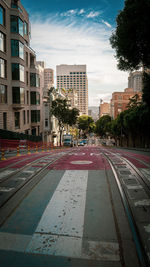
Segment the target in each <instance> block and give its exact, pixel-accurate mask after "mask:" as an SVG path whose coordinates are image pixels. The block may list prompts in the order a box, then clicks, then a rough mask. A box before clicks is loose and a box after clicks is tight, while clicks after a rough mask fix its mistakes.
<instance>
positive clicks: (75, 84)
mask: <svg viewBox="0 0 150 267" xmlns="http://www.w3.org/2000/svg"><path fill="white" fill-rule="evenodd" d="M56 77H57V81H56V84H57V89H58V91H61V90H62V88H63V89H65V90H66V91H69V90H76V92H77V102H78V104H77V106H76V107H77V108H78V109H79V111H80V115H88V79H87V70H86V65H58V66H56Z"/></svg>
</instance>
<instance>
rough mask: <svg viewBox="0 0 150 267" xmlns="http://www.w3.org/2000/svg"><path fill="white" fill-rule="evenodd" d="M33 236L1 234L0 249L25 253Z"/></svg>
mask: <svg viewBox="0 0 150 267" xmlns="http://www.w3.org/2000/svg"><path fill="white" fill-rule="evenodd" d="M31 238H32V236H29V235H18V234H11V233H3V232H0V249H2V250H12V251H21V252H24V251H25V249H26V247H27V245H28V244H29V242H30V240H31Z"/></svg>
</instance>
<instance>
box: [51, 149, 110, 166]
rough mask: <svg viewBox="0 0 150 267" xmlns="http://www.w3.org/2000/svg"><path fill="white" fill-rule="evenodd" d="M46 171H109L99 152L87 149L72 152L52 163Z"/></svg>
mask: <svg viewBox="0 0 150 267" xmlns="http://www.w3.org/2000/svg"><path fill="white" fill-rule="evenodd" d="M48 169H53V170H104V169H110V166H109V164H108V162H107V160H106V159H105V158H104V157H103V156H102V155H101V153H100V151H99V150H97V149H93V148H91V147H88V148H82V149H81V148H80V149H76V150H74V151H73V152H72V153H70V154H69V155H64V156H63V157H62V158H61V159H59V161H56V162H55V163H53V164H52V165H51V166H50V167H48Z"/></svg>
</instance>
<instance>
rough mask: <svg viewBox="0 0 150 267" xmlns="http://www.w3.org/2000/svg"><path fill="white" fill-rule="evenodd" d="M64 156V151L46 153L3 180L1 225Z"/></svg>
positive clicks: (0, 200) (0, 192) (0, 204)
mask: <svg viewBox="0 0 150 267" xmlns="http://www.w3.org/2000/svg"><path fill="white" fill-rule="evenodd" d="M65 153H66V152H65ZM68 153H69V151H68ZM60 154H61V155H60ZM52 156H53V158H52ZM63 156H64V152H60V153H58V154H55V155H54V154H53V155H51V154H50V155H46V156H45V157H42V158H39V159H38V160H36V161H34V162H31V163H30V164H28V165H26V166H25V167H23V168H21V169H20V170H19V171H17V173H13V174H12V175H11V176H10V175H9V176H8V177H7V179H5V180H3V181H1V183H0V211H1V217H0V225H2V224H3V223H4V221H5V220H6V219H7V217H8V216H9V214H11V213H12V211H13V210H14V209H15V208H16V206H17V205H18V203H20V201H22V199H23V198H24V197H25V195H26V194H28V192H29V191H30V190H31V189H32V188H33V187H34V186H35V185H36V184H37V183H38V182H39V181H40V180H41V179H42V178H43V177H44V176H45V175H46V174H47V173H48V172H49V168H48V167H49V166H51V164H53V163H54V162H55V161H57V160H59V159H60V158H62V157H63ZM44 160H45V162H44ZM37 164H38V165H39V167H38V165H37ZM41 176H42V177H41Z"/></svg>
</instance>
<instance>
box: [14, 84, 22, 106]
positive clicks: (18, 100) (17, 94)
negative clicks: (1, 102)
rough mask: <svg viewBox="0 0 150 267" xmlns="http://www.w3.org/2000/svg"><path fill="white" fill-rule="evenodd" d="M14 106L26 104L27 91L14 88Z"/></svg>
mask: <svg viewBox="0 0 150 267" xmlns="http://www.w3.org/2000/svg"><path fill="white" fill-rule="evenodd" d="M12 99H13V104H25V89H24V88H20V87H12Z"/></svg>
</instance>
